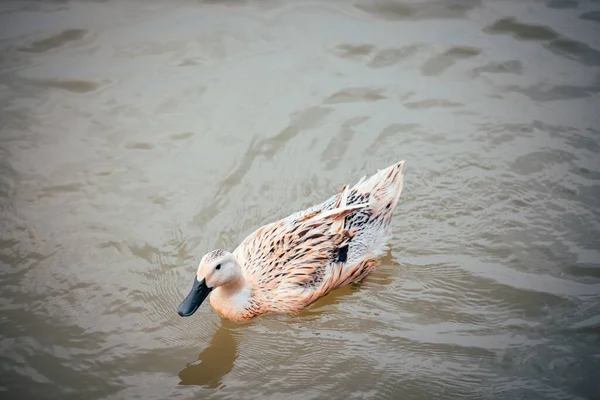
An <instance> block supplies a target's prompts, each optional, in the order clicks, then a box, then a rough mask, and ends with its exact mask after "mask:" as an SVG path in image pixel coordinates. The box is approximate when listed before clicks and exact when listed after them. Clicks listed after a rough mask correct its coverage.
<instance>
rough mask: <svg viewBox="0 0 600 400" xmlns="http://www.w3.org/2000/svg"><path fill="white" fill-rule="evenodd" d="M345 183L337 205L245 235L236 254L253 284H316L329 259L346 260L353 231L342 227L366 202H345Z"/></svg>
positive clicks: (272, 286) (266, 287)
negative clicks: (348, 217)
mask: <svg viewBox="0 0 600 400" xmlns="http://www.w3.org/2000/svg"><path fill="white" fill-rule="evenodd" d="M346 192H347V187H346V188H344V190H343V191H342V193H341V194H340V199H339V201H337V202H336V205H337V206H338V207H336V208H334V209H332V210H325V211H323V210H318V211H315V212H313V213H309V214H306V215H304V216H302V217H300V218H297V219H295V220H293V221H289V220H288V221H286V220H281V221H277V222H274V223H272V224H268V225H265V226H263V227H261V228H259V229H258V230H256V231H255V232H254V233H252V234H251V235H250V236H248V237H247V238H246V239H245V240H244V241H243V242H242V243H241V244H240V246H239V247H238V249H236V251H235V255H236V257H237V258H238V261H240V263H241V264H242V265H243V269H244V272H245V273H246V274H249V275H250V276H251V277H250V278H251V280H252V281H253V282H254V284H257V285H259V286H260V287H262V288H264V289H269V288H276V287H281V286H282V285H284V286H288V285H296V286H303V287H311V286H317V285H318V284H319V283H320V282H321V281H322V279H323V276H324V275H325V274H326V272H327V271H326V268H327V267H328V266H329V265H331V264H332V263H343V262H344V261H345V257H346V253H347V250H348V247H347V246H346V244H347V242H348V241H349V240H350V239H351V238H352V237H353V235H354V232H352V231H349V230H347V229H345V228H344V220H345V218H346V216H348V215H351V214H352V213H354V212H356V211H357V210H360V209H362V208H364V207H366V206H367V204H358V205H351V206H347V205H345V204H343V203H345V198H346V197H345V196H346V195H347V194H346Z"/></svg>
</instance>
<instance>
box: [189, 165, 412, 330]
mask: <svg viewBox="0 0 600 400" xmlns="http://www.w3.org/2000/svg"><path fill="white" fill-rule="evenodd" d="M403 166H404V160H402V161H399V162H396V163H395V164H393V165H390V166H388V167H387V168H385V169H383V170H378V171H377V173H374V174H373V175H371V176H369V177H368V178H367V176H363V177H362V178H361V179H360V180H359V181H358V182H357V183H356V184H355V185H354V186H352V187H351V188H350V187H349V185H344V186H343V187H342V189H341V190H340V191H339V192H337V193H336V194H333V195H332V196H331V197H329V198H328V199H327V200H325V201H323V202H322V203H319V204H316V205H313V206H311V207H308V208H306V209H304V210H302V211H297V212H295V213H293V214H291V215H289V216H287V217H285V218H282V219H279V220H277V221H274V222H270V223H267V224H265V225H263V226H261V227H259V228H258V229H256V230H255V231H254V232H252V233H250V234H249V235H248V236H246V238H245V239H244V240H242V242H241V243H240V244H239V245H238V246H237V248H235V250H234V251H233V252H229V251H226V250H222V249H216V250H212V251H210V252H208V253H206V254H205V255H204V256H203V257H202V258H201V260H200V262H199V265H198V268H197V270H196V274H195V276H194V277H193V284H192V288H191V290H190V291H189V294H188V295H187V296H186V297H185V299H184V300H183V301H182V302H181V303H180V305H179V307H178V309H177V313H178V314H179V316H181V317H189V316H191V315H193V314H194V313H195V312H196V311H197V310H198V308H199V307H200V305H201V304H202V303H203V302H204V301H205V299H206V298H207V297H208V296H209V295H210V300H209V302H210V305H211V306H212V308H213V309H214V310H215V311H216V312H217V313H218V314H219V315H221V316H222V317H224V318H226V319H228V320H230V321H234V322H244V321H249V320H252V319H254V318H257V317H259V316H262V315H265V314H287V315H295V314H298V313H300V312H301V311H303V310H305V309H307V308H308V307H310V306H311V305H312V304H313V303H315V302H316V301H317V300H319V299H320V298H322V297H324V296H326V295H327V294H329V293H330V292H332V291H333V290H335V289H338V288H341V287H343V286H345V285H349V284H351V283H359V282H361V281H362V280H363V279H364V278H366V277H367V276H368V275H369V274H370V273H371V272H372V271H373V270H375V269H376V268H377V266H378V265H379V261H378V259H379V258H380V257H381V256H382V255H383V253H384V252H385V248H386V246H387V245H388V242H389V239H390V237H391V235H392V232H391V220H392V216H393V213H394V211H395V209H396V207H397V205H398V203H399V200H400V195H401V194H402V186H403V181H404V174H403V171H402V170H403Z"/></svg>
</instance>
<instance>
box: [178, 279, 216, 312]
mask: <svg viewBox="0 0 600 400" xmlns="http://www.w3.org/2000/svg"><path fill="white" fill-rule="evenodd" d="M211 290H212V289H211V288H209V287H208V286H206V281H205V280H204V279H202V280H201V281H198V278H196V277H194V285H193V286H192V290H190V293H189V294H188V295H187V297H186V298H185V300H183V301H182V302H181V304H180V305H179V308H178V309H177V314H179V315H180V316H182V317H189V316H190V315H192V314H193V313H195V312H196V310H197V309H198V307H200V304H202V302H203V301H204V299H206V296H208V294H209V293H210V291H211Z"/></svg>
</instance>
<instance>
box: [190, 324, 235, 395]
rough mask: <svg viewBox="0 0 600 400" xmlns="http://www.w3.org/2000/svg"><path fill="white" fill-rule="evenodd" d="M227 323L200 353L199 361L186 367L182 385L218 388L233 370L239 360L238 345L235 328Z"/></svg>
mask: <svg viewBox="0 0 600 400" xmlns="http://www.w3.org/2000/svg"><path fill="white" fill-rule="evenodd" d="M226 325H228V324H227V322H225V321H224V324H223V325H222V326H221V327H219V329H218V330H217V331H216V332H215V335H214V336H213V338H212V340H211V341H210V343H209V344H208V346H207V347H206V348H205V349H204V350H202V351H201V352H200V354H199V355H198V360H197V361H194V362H191V363H189V364H187V365H186V367H185V368H184V369H182V370H181V371H180V372H179V378H180V379H181V381H180V382H179V384H180V385H200V386H206V387H208V388H217V387H219V386H221V385H222V378H223V377H224V376H225V375H227V374H228V373H229V372H231V370H232V369H233V366H234V363H235V360H236V358H237V345H236V341H235V339H234V336H233V332H232V331H233V329H234V328H233V327H226Z"/></svg>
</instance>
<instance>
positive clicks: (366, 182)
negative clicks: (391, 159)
mask: <svg viewBox="0 0 600 400" xmlns="http://www.w3.org/2000/svg"><path fill="white" fill-rule="evenodd" d="M403 166H404V160H402V161H398V162H397V163H396V164H393V165H390V166H389V167H387V168H385V169H382V170H379V171H377V173H375V174H373V175H371V176H370V177H369V178H368V179H367V178H366V177H363V178H362V179H361V180H360V181H358V183H356V185H354V187H353V188H352V189H351V194H352V195H355V196H356V197H358V202H359V203H360V202H361V201H360V198H361V197H366V198H368V199H369V202H370V203H371V209H372V212H373V214H375V215H382V214H385V215H386V217H388V218H389V217H391V214H392V213H393V211H394V209H395V208H396V206H397V205H398V200H399V199H400V195H401V194H402V187H403V183H404V174H403V173H402V168H403ZM353 197H354V196H353ZM350 204H352V203H350ZM388 214H389V215H388Z"/></svg>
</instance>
